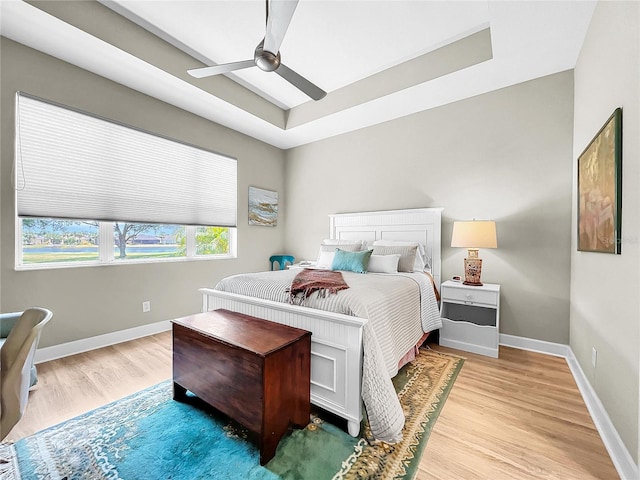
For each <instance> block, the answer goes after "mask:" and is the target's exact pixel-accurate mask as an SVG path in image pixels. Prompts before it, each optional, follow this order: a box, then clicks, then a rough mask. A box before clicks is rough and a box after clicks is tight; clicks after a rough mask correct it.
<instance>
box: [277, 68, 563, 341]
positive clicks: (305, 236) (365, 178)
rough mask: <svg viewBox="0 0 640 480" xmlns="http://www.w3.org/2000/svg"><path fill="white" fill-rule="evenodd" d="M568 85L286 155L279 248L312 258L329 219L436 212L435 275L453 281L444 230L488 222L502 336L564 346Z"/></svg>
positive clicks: (491, 96)
mask: <svg viewBox="0 0 640 480" xmlns="http://www.w3.org/2000/svg"><path fill="white" fill-rule="evenodd" d="M572 126H573V75H572V73H571V72H564V73H560V74H556V75H553V76H549V77H546V78H542V79H539V80H535V81H531V82H528V83H524V84H520V85H516V86H514V87H510V88H506V89H503V90H500V91H496V92H493V93H488V94H485V95H481V96H478V97H474V98H471V99H468V100H464V101H460V102H457V103H454V104H451V105H447V106H444V107H441V108H437V109H434V110H430V111H426V112H422V113H418V114H415V115H412V116H409V117H405V118H401V119H398V120H394V121H391V122H388V123H385V124H381V125H377V126H373V127H369V128H366V129H363V130H359V131H356V132H352V133H349V134H345V135H341V136H338V137H334V138H330V139H327V140H323V141H319V142H316V143H313V144H310V145H306V146H301V147H298V148H295V149H292V150H289V151H288V152H287V165H286V169H287V177H286V178H287V186H286V189H287V198H288V204H287V205H288V208H287V214H286V222H285V225H286V229H285V231H286V246H287V248H288V250H289V251H291V252H292V253H294V254H295V255H296V256H297V257H299V258H307V259H313V258H315V256H316V255H317V250H318V244H319V243H320V241H321V239H323V238H326V237H327V235H328V231H329V219H328V217H327V215H329V214H332V213H340V212H350V211H367V210H390V209H398V208H415V207H444V211H443V233H442V242H443V249H442V256H443V263H442V275H443V278H450V277H451V276H452V275H454V274H460V273H463V270H464V269H463V260H464V257H465V253H466V250H465V249H457V248H451V247H449V246H448V245H450V242H451V230H452V222H453V221H454V220H470V219H473V218H477V219H493V220H496V222H497V232H498V248H497V249H496V250H488V249H485V250H481V251H480V257H481V258H483V260H484V262H483V270H482V279H483V281H484V282H487V283H500V284H501V285H502V289H503V290H502V297H501V301H502V310H501V328H500V331H501V332H502V333H507V334H512V335H518V336H523V337H529V338H535V339H539V340H547V341H552V342H559V343H563V344H566V343H568V341H569V265H570V253H569V252H570V250H569V247H570V238H571V231H570V224H571V185H572V171H571V165H572V160H571V159H572V141H571V139H572Z"/></svg>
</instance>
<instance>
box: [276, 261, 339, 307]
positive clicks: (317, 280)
mask: <svg viewBox="0 0 640 480" xmlns="http://www.w3.org/2000/svg"><path fill="white" fill-rule="evenodd" d="M345 288H349V285H347V284H346V282H345V281H344V278H342V273H340V272H334V271H332V270H312V269H307V268H305V269H304V270H302V271H301V272H300V273H298V274H297V275H296V276H295V278H294V279H293V281H292V282H291V287H289V289H288V292H289V303H291V304H295V305H302V304H303V303H304V301H305V300H306V299H307V297H308V296H309V295H311V294H312V293H314V292H318V295H319V296H320V297H322V298H324V297H325V296H326V295H330V294H332V293H338V292H339V291H340V290H344V289H345Z"/></svg>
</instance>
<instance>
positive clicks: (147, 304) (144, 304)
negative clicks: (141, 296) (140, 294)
mask: <svg viewBox="0 0 640 480" xmlns="http://www.w3.org/2000/svg"><path fill="white" fill-rule="evenodd" d="M150 311H151V302H150V301H149V300H147V301H146V302H142V313H147V312H150Z"/></svg>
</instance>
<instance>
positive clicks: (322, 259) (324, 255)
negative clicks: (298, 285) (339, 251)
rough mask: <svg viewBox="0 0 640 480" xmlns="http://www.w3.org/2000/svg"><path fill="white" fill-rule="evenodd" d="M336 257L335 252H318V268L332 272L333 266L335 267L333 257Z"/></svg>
mask: <svg viewBox="0 0 640 480" xmlns="http://www.w3.org/2000/svg"><path fill="white" fill-rule="evenodd" d="M335 256H336V251H335V250H334V251H333V252H323V251H322V250H320V252H318V260H316V268H321V269H323V270H331V265H333V257H335Z"/></svg>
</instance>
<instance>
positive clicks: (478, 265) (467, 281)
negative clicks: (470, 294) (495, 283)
mask: <svg viewBox="0 0 640 480" xmlns="http://www.w3.org/2000/svg"><path fill="white" fill-rule="evenodd" d="M481 273H482V259H481V258H465V259H464V282H462V284H463V285H471V286H474V287H481V286H482V282H481V281H480V274H481Z"/></svg>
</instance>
